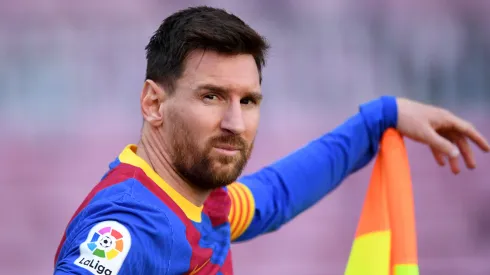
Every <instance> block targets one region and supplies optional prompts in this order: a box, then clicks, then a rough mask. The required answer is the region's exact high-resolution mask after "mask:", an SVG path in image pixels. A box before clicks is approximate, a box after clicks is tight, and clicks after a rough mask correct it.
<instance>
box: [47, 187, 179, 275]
mask: <svg viewBox="0 0 490 275" xmlns="http://www.w3.org/2000/svg"><path fill="white" fill-rule="evenodd" d="M165 217H166V216H165V213H163V212H161V211H158V210H157V209H154V208H152V207H151V206H145V205H144V204H143V203H141V202H138V203H136V202H135V201H134V199H133V198H131V196H130V195H123V196H122V197H121V198H120V199H118V200H116V201H98V202H96V203H91V204H89V205H88V206H87V207H86V208H85V209H84V210H83V211H82V212H80V214H79V215H77V217H76V218H75V219H74V220H73V221H72V222H71V223H70V225H69V226H68V228H67V232H66V240H65V242H64V244H63V245H62V247H61V250H60V254H59V256H58V259H57V261H56V265H55V271H54V274H55V275H62V274H98V275H100V274H111V275H115V274H167V272H168V269H169V268H170V267H169V262H170V256H171V255H170V254H171V252H172V230H171V227H170V223H169V222H165V221H168V219H167V220H166V219H165Z"/></svg>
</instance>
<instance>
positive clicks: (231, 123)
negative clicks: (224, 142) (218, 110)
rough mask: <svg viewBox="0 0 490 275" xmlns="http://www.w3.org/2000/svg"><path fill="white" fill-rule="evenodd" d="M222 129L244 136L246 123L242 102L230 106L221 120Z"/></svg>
mask: <svg viewBox="0 0 490 275" xmlns="http://www.w3.org/2000/svg"><path fill="white" fill-rule="evenodd" d="M221 128H222V129H223V130H226V131H229V132H232V133H233V134H236V135H239V134H242V133H243V132H244V131H245V121H244V120H243V111H242V106H241V104H240V102H232V103H230V104H229V105H228V107H227V109H226V111H225V113H224V116H223V119H222V120H221Z"/></svg>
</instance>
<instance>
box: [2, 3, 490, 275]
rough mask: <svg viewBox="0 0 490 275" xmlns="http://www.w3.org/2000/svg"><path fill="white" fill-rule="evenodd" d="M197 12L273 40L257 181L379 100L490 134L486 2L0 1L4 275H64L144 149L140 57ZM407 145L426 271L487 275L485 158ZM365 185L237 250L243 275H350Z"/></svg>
mask: <svg viewBox="0 0 490 275" xmlns="http://www.w3.org/2000/svg"><path fill="white" fill-rule="evenodd" d="M197 4H207V5H213V6H219V7H223V8H226V9H228V10H229V11H231V12H234V13H236V14H238V15H239V16H241V17H242V18H243V19H244V20H245V21H247V22H248V23H250V25H252V26H253V27H255V28H256V29H258V30H259V31H260V32H261V33H262V34H264V35H265V36H266V37H267V38H268V39H269V41H270V42H271V44H272V50H271V52H270V56H269V61H268V66H267V68H266V70H265V75H264V76H265V80H264V84H263V91H264V94H265V98H266V99H265V104H264V106H263V120H262V124H261V127H260V131H259V137H258V141H257V146H256V150H255V153H254V155H253V158H252V161H251V163H250V165H249V166H248V168H247V169H248V171H252V170H255V169H258V168H260V167H261V166H263V165H265V164H267V163H269V162H270V161H273V160H275V159H277V158H278V157H281V156H284V155H285V154H286V153H288V152H289V151H291V150H293V149H295V148H297V147H298V146H301V145H303V144H304V143H305V142H307V141H308V140H310V139H312V138H315V137H317V136H319V135H320V134H322V133H324V132H326V131H328V130H330V129H332V128H333V127H335V126H336V125H337V124H339V123H341V122H342V121H343V120H344V119H346V118H347V117H348V116H349V115H351V114H353V113H354V112H356V111H357V106H358V105H359V104H360V103H363V102H365V101H367V100H370V99H372V98H375V97H378V96H380V95H382V94H393V95H398V96H405V97H410V98H413V99H418V100H422V101H424V102H428V103H435V104H439V105H441V106H444V107H447V108H449V109H450V110H452V111H454V112H456V113H458V114H460V115H462V116H463V117H464V118H466V119H469V120H471V121H473V122H474V123H475V124H476V125H477V126H479V127H480V129H482V130H483V132H484V133H485V134H486V136H487V137H490V123H489V119H490V17H489V16H488V15H489V14H490V1H484V0H362V1H359V0H328V1H320V0H305V1H294V0H282V1H271V0H268V1H260V0H248V1H225V0H213V1H190V0H165V1H164V0H159V1H156V0H147V1H134V0H118V1H115V0H107V1H95V0H86V1H61V0H42V1H34V0H24V1H14V0H3V1H1V3H0V129H1V132H0V133H1V135H0V152H1V154H0V184H1V185H2V192H1V193H0V206H1V207H0V220H1V225H0V233H1V234H0V247H2V249H1V251H0V274H52V263H53V255H54V253H55V250H56V247H57V245H58V242H59V240H60V238H61V235H62V231H63V230H64V228H65V225H66V223H67V221H68V220H69V218H70V217H71V215H72V213H73V212H74V211H75V209H76V207H77V206H78V205H79V203H80V202H81V201H82V199H83V198H84V197H85V195H86V194H87V193H88V191H89V190H90V189H91V187H92V186H93V185H94V184H96V183H97V181H98V180H99V179H100V177H101V176H102V175H103V173H104V172H105V170H106V169H107V165H108V163H109V162H111V161H112V160H113V159H114V158H115V157H116V156H117V154H118V153H119V151H120V150H121V149H122V148H123V146H124V145H126V144H128V143H133V142H137V140H138V137H139V130H140V126H141V125H140V123H141V117H140V113H139V105H138V100H139V93H140V91H141V87H142V83H143V80H144V72H145V58H144V46H145V45H146V43H147V41H148V39H149V37H150V36H151V34H152V32H153V31H154V30H155V29H156V28H157V26H158V25H159V24H160V22H161V20H162V19H163V18H164V17H166V16H167V15H169V14H170V13H173V12H174V11H176V10H178V9H180V8H184V7H186V6H188V5H197ZM408 148H409V156H410V161H411V166H412V176H413V182H414V190H415V200H416V215H417V230H418V237H419V255H420V268H421V274H431V275H442V274H444V275H452V274H465V275H488V274H490V264H489V262H488V261H489V258H490V200H489V199H488V198H489V197H490V174H489V172H488V171H489V169H490V158H489V156H488V155H486V156H485V155H483V154H482V153H477V154H476V158H477V159H478V161H479V169H477V170H476V171H473V172H467V171H463V172H462V173H461V174H460V175H458V176H452V175H451V174H450V172H449V169H440V168H439V167H438V166H437V165H436V163H435V162H434V161H433V159H432V156H431V154H430V152H429V150H427V149H426V148H424V147H422V146H418V145H414V144H413V143H409V144H408ZM369 173H370V167H368V168H366V169H364V170H363V171H362V172H361V173H358V174H356V175H354V176H352V177H350V178H349V179H348V180H347V181H346V182H344V184H343V185H342V186H341V187H340V188H338V190H336V192H334V193H332V194H331V195H330V196H328V197H327V198H326V199H324V200H323V201H322V202H321V203H320V204H318V205H317V206H315V207H314V208H313V209H311V210H310V211H308V212H306V213H304V214H303V215H301V216H300V217H299V218H297V219H296V220H294V221H293V222H291V223H290V224H288V225H286V226H285V227H283V228H282V230H280V231H279V232H277V233H275V234H270V235H266V236H263V237H260V238H258V239H256V240H254V241H252V242H249V243H244V244H239V245H235V246H234V264H235V271H236V274H238V275H244V274H295V275H297V274H300V275H316V274H318V275H327V274H328V275H330V274H331V275H338V274H342V272H343V270H344V267H345V263H346V260H347V257H348V254H349V250H350V247H351V244H352V240H353V236H354V232H355V229H356V223H357V219H358V216H359V213H360V209H361V205H362V202H363V199H364V193H365V190H366V186H367V182H368V177H369ZM305 188H308V183H305Z"/></svg>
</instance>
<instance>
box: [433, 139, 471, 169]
mask: <svg viewBox="0 0 490 275" xmlns="http://www.w3.org/2000/svg"><path fill="white" fill-rule="evenodd" d="M436 134H437V133H436ZM437 135H438V136H439V138H441V139H443V140H444V141H447V142H450V143H453V145H452V146H457V148H458V149H459V152H460V154H461V155H462V157H463V160H464V162H465V164H466V167H468V169H473V168H475V167H476V161H475V157H474V156H473V150H471V147H470V144H469V142H468V140H467V139H466V137H465V136H464V135H463V134H459V133H454V132H453V133H451V134H443V135H442V136H441V135H439V134H437ZM438 142H439V140H438ZM440 142H442V141H440ZM444 143H445V142H444ZM444 146H445V144H444ZM438 148H443V145H440V147H438ZM431 149H432V154H433V155H434V157H435V159H436V161H437V163H438V164H439V165H441V166H444V165H445V160H444V159H445V156H447V157H448V159H449V166H450V167H451V171H452V172H453V173H454V174H458V173H460V172H461V169H460V164H459V158H458V156H456V154H453V155H447V154H446V153H444V151H442V149H437V148H436V147H431Z"/></svg>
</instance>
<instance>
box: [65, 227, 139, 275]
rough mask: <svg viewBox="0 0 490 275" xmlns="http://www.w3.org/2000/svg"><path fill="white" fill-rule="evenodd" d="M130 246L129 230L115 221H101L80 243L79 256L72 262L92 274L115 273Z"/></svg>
mask: <svg viewBox="0 0 490 275" xmlns="http://www.w3.org/2000/svg"><path fill="white" fill-rule="evenodd" d="M130 248H131V234H130V233H129V230H128V229H127V228H126V227H125V226H124V225H122V224H120V223H118V222H116V221H103V222H100V223H98V224H96V225H95V226H94V227H92V229H91V230H90V232H89V234H88V236H87V239H86V240H85V242H83V243H82V244H80V256H79V257H78V258H77V259H76V260H75V262H74V263H75V265H77V266H79V267H82V268H84V269H86V270H88V271H90V273H92V274H97V275H100V274H103V275H115V274H117V273H118V272H119V269H121V267H122V265H123V263H124V259H125V258H126V256H127V255H128V252H129V249H130Z"/></svg>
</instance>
